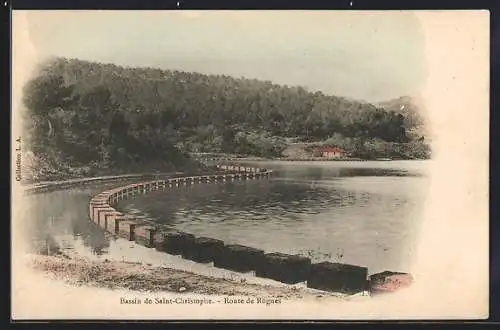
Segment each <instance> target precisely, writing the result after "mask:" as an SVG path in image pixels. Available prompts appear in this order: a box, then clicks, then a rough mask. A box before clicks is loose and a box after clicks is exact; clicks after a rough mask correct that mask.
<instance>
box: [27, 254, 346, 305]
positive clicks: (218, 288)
mask: <svg viewBox="0 0 500 330" xmlns="http://www.w3.org/2000/svg"><path fill="white" fill-rule="evenodd" d="M29 265H30V266H31V267H32V268H33V269H35V270H36V271H40V272H43V273H45V274H47V275H49V276H50V277H51V278H54V279H59V280H64V281H65V282H67V283H69V284H72V285H78V286H81V285H90V286H95V287H105V288H111V289H118V288H121V289H129V290H135V291H143V292H162V291H163V292H182V293H195V294H214V295H227V296H232V295H234V296H247V295H262V294H265V295H267V296H271V297H277V298H283V299H300V298H312V297H317V298H320V297H323V296H331V297H332V298H335V299H339V300H340V299H343V298H341V297H339V296H336V295H335V294H326V293H319V294H314V293H311V292H310V290H308V289H306V288H300V287H299V288H297V287H275V286H271V285H260V284H251V283H246V282H245V281H244V280H231V279H222V278H215V277H208V276H204V275H198V274H195V273H191V272H186V271H182V270H177V269H172V268H164V267H154V266H147V265H144V264H137V263H127V262H118V261H109V262H98V261H92V260H89V259H86V258H83V257H79V256H72V257H68V256H65V255H57V256H43V255H31V256H30V258H29Z"/></svg>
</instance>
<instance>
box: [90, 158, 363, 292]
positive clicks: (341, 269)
mask: <svg viewBox="0 0 500 330" xmlns="http://www.w3.org/2000/svg"><path fill="white" fill-rule="evenodd" d="M217 168H218V169H219V170H221V171H222V173H218V174H211V175H200V176H190V177H178V178H169V179H164V180H153V181H146V182H140V183H134V184H129V185H126V186H123V187H120V188H115V189H110V190H107V191H104V192H102V193H100V194H98V195H96V196H95V197H94V198H92V200H91V201H90V204H89V215H90V219H91V221H92V222H93V223H95V224H96V225H98V226H100V227H101V228H102V229H104V230H106V231H108V232H111V233H112V234H115V235H118V236H120V237H123V238H125V239H127V240H129V241H135V242H136V243H137V244H141V245H143V246H146V247H149V248H156V249H157V250H158V251H162V252H166V253H169V254H173V255H180V256H182V257H183V258H185V259H189V260H193V261H196V262H200V263H212V262H213V264H214V266H215V267H219V268H224V269H228V270H233V271H238V272H249V271H255V274H256V276H259V277H263V278H270V279H274V280H277V281H280V282H283V283H289V284H293V283H300V282H307V286H308V287H310V288H314V289H319V290H324V291H332V292H341V293H347V294H354V293H358V292H365V291H370V288H369V283H370V281H369V279H368V269H367V268H366V267H360V266H355V265H347V264H339V263H331V262H322V263H317V264H314V263H311V260H310V259H309V258H306V257H303V256H299V255H288V254H282V253H267V254H265V253H264V251H262V250H259V249H255V248H252V247H247V246H242V245H235V244H229V245H228V244H225V243H224V242H223V241H220V240H216V239H213V238H209V237H196V236H194V235H192V234H190V233H186V232H182V231H178V230H174V229H171V228H167V227H165V226H163V225H161V224H158V223H156V222H152V221H147V220H144V219H139V218H136V217H134V216H132V215H128V214H124V213H121V212H119V211H117V210H116V209H115V208H114V206H115V205H116V204H117V203H118V201H120V200H122V199H127V198H128V197H130V196H133V195H135V194H138V193H147V192H150V191H157V190H167V189H171V188H173V187H178V186H179V185H190V184H198V183H210V182H226V181H232V180H236V179H240V180H241V179H242V180H245V179H254V178H265V177H269V176H271V175H272V171H271V170H267V169H262V168H253V167H245V166H235V165H217Z"/></svg>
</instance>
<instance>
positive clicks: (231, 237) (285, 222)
mask: <svg viewBox="0 0 500 330" xmlns="http://www.w3.org/2000/svg"><path fill="white" fill-rule="evenodd" d="M246 164H248V165H256V166H261V167H268V168H272V169H274V170H275V173H276V175H275V176H274V177H273V178H272V179H260V180H248V181H234V182H227V183H225V184H222V183H219V184H196V185H190V186H184V187H180V188H175V189H172V190H170V191H166V192H152V193H149V194H147V195H138V196H135V197H134V198H133V199H129V200H126V201H121V202H120V203H119V205H118V208H119V209H121V210H124V211H126V212H129V213H133V214H136V215H138V216H144V217H148V218H150V219H152V220H155V221H157V222H159V223H163V224H165V225H169V226H172V227H175V228H178V229H181V230H185V231H188V232H191V233H193V234H195V235H203V236H208V237H213V238H218V239H222V240H224V241H225V242H226V243H239V244H245V245H248V246H253V247H258V248H261V249H264V250H266V251H279V252H286V253H302V254H305V255H308V256H310V257H312V258H313V259H314V260H315V261H319V260H331V261H342V262H349V263H354V264H359V265H364V266H368V267H369V270H370V272H375V271H379V270H385V269H391V270H405V268H407V267H408V266H409V262H410V261H411V257H412V251H413V240H414V234H415V233H416V229H417V228H416V225H418V224H419V215H420V214H419V211H420V210H421V209H422V206H423V202H424V197H425V190H426V185H427V178H426V176H425V175H424V174H425V172H424V169H425V168H424V166H425V162H353V163H347V162H346V163H344V162H326V163H319V162H314V163H283V162H265V163H261V162H258V163H251V162H250V163H246ZM104 189H105V188H104V187H103V186H100V187H94V188H86V189H81V188H80V189H75V190H71V191H64V192H51V193H48V194H44V195H39V196H31V197H30V198H33V199H34V200H35V203H33V205H32V207H33V212H30V213H31V214H30V219H31V218H34V219H35V221H33V223H37V226H34V232H36V233H37V236H39V237H40V235H42V236H43V235H46V234H47V233H49V234H51V235H52V236H54V237H63V236H64V235H69V236H70V237H76V238H77V239H78V240H79V241H81V243H82V244H83V246H85V247H87V249H89V250H92V251H94V253H97V254H99V253H101V254H102V253H108V252H109V250H110V241H109V239H108V238H107V237H106V236H105V235H104V233H103V232H102V231H101V230H100V229H98V228H96V227H95V226H94V225H93V224H91V223H90V221H89V220H88V215H87V213H88V201H89V200H90V198H91V197H92V196H93V195H95V194H97V193H98V192H100V191H102V190H104ZM54 233H58V234H57V235H54ZM64 237H68V236H64ZM65 241H66V242H71V239H66V240H65ZM66 245H69V248H71V245H72V243H69V244H68V243H66ZM73 245H74V244H73Z"/></svg>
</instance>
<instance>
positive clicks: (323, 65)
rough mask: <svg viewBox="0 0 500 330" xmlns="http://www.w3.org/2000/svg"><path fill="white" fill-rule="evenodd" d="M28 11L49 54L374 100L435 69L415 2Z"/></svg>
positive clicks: (32, 31)
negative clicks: (385, 6) (360, 7)
mask: <svg viewBox="0 0 500 330" xmlns="http://www.w3.org/2000/svg"><path fill="white" fill-rule="evenodd" d="M27 17H28V20H29V29H28V30H29V31H28V33H29V38H30V40H31V42H32V45H33V47H34V48H35V49H36V51H37V54H38V56H40V57H45V56H65V57H70V58H79V59H83V60H92V61H100V62H110V63H115V64H118V65H126V66H152V67H160V68H163V69H175V70H184V71H196V72H200V73H206V74H226V75H230V76H234V77H247V78H257V79H263V80H270V81H272V82H274V83H278V84H286V85H289V86H295V85H300V86H303V87H306V88H307V89H308V90H310V91H316V90H320V91H322V92H324V93H326V94H333V95H337V96H343V97H348V98H354V99H359V100H365V101H369V102H379V101H385V100H388V99H392V98H397V97H400V96H416V95H418V94H419V92H420V90H421V89H422V88H423V86H424V85H425V79H426V76H427V72H426V58H425V51H426V50H425V35H424V33H423V31H422V28H421V26H420V22H419V20H418V18H417V17H415V16H414V14H413V13H411V12H400V11H393V12H388V11H386V12H355V11H185V10H179V11H30V12H28V14H27ZM13 33H14V38H15V31H14V32H13Z"/></svg>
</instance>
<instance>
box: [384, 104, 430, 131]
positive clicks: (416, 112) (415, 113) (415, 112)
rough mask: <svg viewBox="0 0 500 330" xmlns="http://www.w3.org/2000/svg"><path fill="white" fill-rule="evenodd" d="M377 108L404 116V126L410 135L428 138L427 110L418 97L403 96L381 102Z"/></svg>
mask: <svg viewBox="0 0 500 330" xmlns="http://www.w3.org/2000/svg"><path fill="white" fill-rule="evenodd" d="M376 106H378V107H381V108H383V109H384V110H385V111H389V112H390V111H394V112H396V113H399V114H402V115H403V116H404V120H403V123H404V126H405V128H406V130H407V133H409V134H410V135H411V134H412V133H413V134H416V135H419V136H428V135H429V133H428V127H427V122H426V118H425V116H426V109H425V106H424V104H423V102H422V101H421V100H420V99H419V98H418V97H411V96H402V97H398V98H395V99H392V100H388V101H384V102H380V103H378V104H376Z"/></svg>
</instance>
